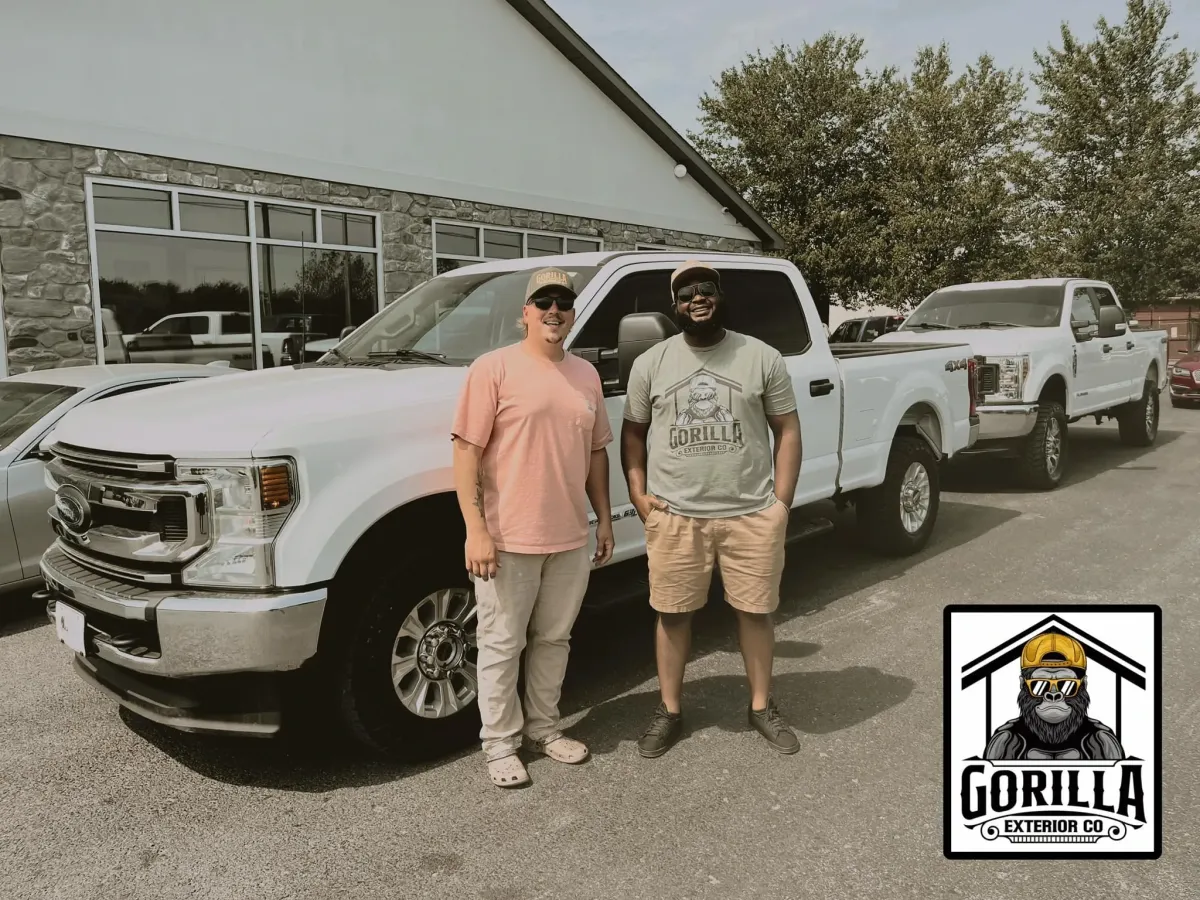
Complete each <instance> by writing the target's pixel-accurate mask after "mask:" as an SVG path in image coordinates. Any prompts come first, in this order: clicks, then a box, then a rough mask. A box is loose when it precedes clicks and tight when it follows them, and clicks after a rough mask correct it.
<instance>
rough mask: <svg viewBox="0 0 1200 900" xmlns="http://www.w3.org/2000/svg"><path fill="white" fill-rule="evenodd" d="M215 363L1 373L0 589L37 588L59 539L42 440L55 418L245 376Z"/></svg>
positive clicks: (81, 367) (157, 364)
mask: <svg viewBox="0 0 1200 900" xmlns="http://www.w3.org/2000/svg"><path fill="white" fill-rule="evenodd" d="M241 372H242V370H241V369H234V368H229V367H226V366H214V365H204V366H201V365H185V364H179V365H172V364H169V363H164V364H159V363H131V364H120V365H103V366H72V367H70V368H65V369H40V370H36V371H33V372H25V373H22V374H20V375H11V376H9V377H8V378H0V502H2V503H3V504H4V507H5V508H4V510H3V514H0V594H6V593H10V592H13V591H23V590H35V589H37V588H38V587H40V586H41V583H42V577H41V572H40V570H39V568H38V563H39V562H40V560H41V558H42V554H43V553H45V552H46V548H47V547H49V546H50V545H51V544H53V543H54V537H55V535H54V531H53V529H52V528H51V527H50V517H49V515H48V510H49V509H50V507H51V506H53V505H54V494H53V492H52V491H51V490H50V489H49V488H48V487H46V481H45V474H44V468H43V460H42V456H41V454H40V452H39V445H40V444H41V443H42V441H43V440H45V438H46V436H47V435H48V434H49V433H50V432H51V431H52V430H53V428H54V426H55V425H56V424H57V423H58V421H59V420H60V419H61V418H62V417H63V416H64V415H66V414H67V413H68V412H70V411H71V410H72V409H74V408H75V407H77V406H79V405H80V404H82V403H91V402H94V401H96V400H103V399H105V398H106V397H115V396H116V395H118V394H126V393H129V392H130V391H142V390H145V389H147V388H153V387H160V386H162V385H165V384H174V383H176V382H179V381H189V380H191V379H193V378H211V377H213V376H215V375H228V374H232V373H241Z"/></svg>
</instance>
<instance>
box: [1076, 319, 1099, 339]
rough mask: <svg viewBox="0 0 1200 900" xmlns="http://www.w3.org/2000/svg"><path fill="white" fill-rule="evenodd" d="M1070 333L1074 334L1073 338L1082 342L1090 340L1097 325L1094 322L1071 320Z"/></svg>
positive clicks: (1094, 333) (1095, 331)
mask: <svg viewBox="0 0 1200 900" xmlns="http://www.w3.org/2000/svg"><path fill="white" fill-rule="evenodd" d="M1071 333H1072V334H1074V335H1075V340H1077V341H1079V342H1080V343H1082V342H1083V341H1090V340H1091V339H1092V338H1094V337H1096V333H1097V326H1096V323H1095V322H1083V321H1080V320H1079V319H1072V320H1071Z"/></svg>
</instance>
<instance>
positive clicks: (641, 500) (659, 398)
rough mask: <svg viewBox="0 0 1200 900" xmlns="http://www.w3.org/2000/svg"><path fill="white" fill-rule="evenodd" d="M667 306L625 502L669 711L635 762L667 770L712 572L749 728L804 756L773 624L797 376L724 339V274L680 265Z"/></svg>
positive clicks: (792, 470) (636, 418) (628, 443)
mask: <svg viewBox="0 0 1200 900" xmlns="http://www.w3.org/2000/svg"><path fill="white" fill-rule="evenodd" d="M671 293H672V295H673V297H674V299H675V304H674V308H675V316H676V321H677V323H678V324H679V327H680V330H681V332H682V333H681V334H678V335H676V336H674V337H671V338H669V339H667V340H665V341H663V342H662V343H660V344H658V345H657V346H655V347H654V348H652V349H650V350H647V351H646V352H645V353H643V354H642V355H641V356H639V357H638V358H637V360H636V361H635V362H634V364H633V368H632V371H631V372H630V376H629V386H628V390H627V395H626V403H625V421H624V423H623V426H622V430H621V460H622V466H623V468H624V471H625V480H626V482H627V484H628V486H629V497H630V499H631V500H632V501H633V505H634V506H635V507H636V509H637V512H638V516H639V517H640V518H641V520H642V522H643V524H644V525H645V529H646V556H647V562H648V565H649V570H650V604H651V606H652V607H653V608H654V609H655V610H656V611H657V612H658V623H657V626H656V635H655V648H656V652H657V656H658V669H659V676H660V690H661V693H662V702H661V703H660V705H659V707H658V709H657V710H656V711H655V714H654V718H653V720H652V721H651V724H650V727H649V728H648V729H647V731H646V732H645V734H643V736H642V738H641V740H640V741H639V743H638V748H639V752H641V754H642V755H643V756H648V757H656V756H661V755H662V754H663V753H665V752H666V751H667V750H669V749H670V747H671V746H672V745H673V744H674V743H675V741H676V740H677V739H678V737H679V734H680V731H681V728H682V714H681V710H680V695H681V693H682V688H683V675H684V669H685V667H686V664H687V656H688V652H689V649H690V645H691V617H692V614H693V613H694V612H695V611H696V610H698V609H700V608H701V607H703V606H704V604H705V603H706V601H707V599H708V591H709V587H710V582H711V578H712V571H713V566H714V564H715V565H718V566H720V569H721V579H722V581H723V582H724V585H725V592H726V601H727V602H728V603H729V605H730V606H732V607H733V609H734V610H735V611H736V613H737V618H738V636H739V641H740V643H741V648H742V656H743V658H744V659H745V661H746V675H747V678H748V680H749V681H750V693H751V698H750V710H749V719H750V724H751V725H752V726H753V727H754V728H756V729H757V730H758V731H759V732H760V733H761V734H762V735H763V736H764V737H765V738H766V739H767V741H768V742H769V743H770V744H771V746H773V747H774V748H775V749H776V750H779V751H780V752H783V753H795V752H796V751H797V750H798V749H799V742H798V741H797V739H796V736H795V734H794V733H793V732H792V731H791V729H790V728H788V726H787V724H786V723H785V722H784V721H783V718H782V716H781V715H780V713H779V711H778V709H777V707H776V705H775V702H774V699H773V698H772V697H771V695H770V688H771V670H772V666H773V659H774V625H773V623H772V620H771V614H772V613H773V612H774V611H775V609H776V608H777V607H778V606H779V583H780V580H781V578H782V574H783V561H784V536H785V533H786V531H787V523H788V513H789V510H790V508H791V504H792V498H793V497H794V495H795V491H796V482H797V480H798V478H799V474H800V460H801V455H802V454H801V441H800V420H799V416H798V414H797V411H796V398H795V393H794V391H793V388H792V380H791V376H790V375H789V373H788V371H787V367H786V365H785V364H784V360H783V357H782V356H781V355H780V353H779V352H778V351H777V350H775V349H774V348H773V347H771V346H770V345H768V344H766V343H764V342H762V341H760V340H758V339H756V338H752V337H749V336H747V335H744V334H738V333H737V332H733V331H730V330H728V329H727V328H726V327H725V325H724V322H725V303H726V302H727V301H726V300H725V298H724V296H723V295H722V292H721V277H720V274H719V273H718V272H717V271H716V269H714V268H712V267H711V266H709V265H707V264H705V263H701V262H696V261H690V262H687V263H684V264H683V265H682V266H680V267H679V268H678V269H677V270H676V271H675V273H674V274H673V275H672V277H671ZM728 302H736V299H735V300H733V301H728ZM772 435H774V438H775V448H774V453H772V448H771V436H772Z"/></svg>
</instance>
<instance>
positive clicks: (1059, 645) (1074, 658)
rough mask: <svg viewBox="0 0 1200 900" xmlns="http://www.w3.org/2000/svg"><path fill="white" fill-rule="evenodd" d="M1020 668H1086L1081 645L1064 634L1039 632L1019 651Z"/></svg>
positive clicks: (1085, 656)
mask: <svg viewBox="0 0 1200 900" xmlns="http://www.w3.org/2000/svg"><path fill="white" fill-rule="evenodd" d="M1021 668H1022V669H1086V668H1087V655H1086V654H1085V653H1084V652H1083V645H1082V644H1080V643H1079V641H1077V640H1075V639H1074V638H1069V637H1067V636H1066V635H1065V634H1055V633H1053V632H1048V633H1046V634H1039V635H1038V636H1037V637H1035V638H1034V639H1033V640H1031V641H1029V643H1027V644H1026V645H1025V648H1024V649H1023V650H1022V651H1021Z"/></svg>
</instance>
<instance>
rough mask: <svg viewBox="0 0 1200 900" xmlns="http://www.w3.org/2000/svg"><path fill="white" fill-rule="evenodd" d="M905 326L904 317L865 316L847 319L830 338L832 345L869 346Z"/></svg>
mask: <svg viewBox="0 0 1200 900" xmlns="http://www.w3.org/2000/svg"><path fill="white" fill-rule="evenodd" d="M903 324H904V316H863V317H860V318H857V319H847V320H846V321H844V322H842V324H840V325H839V326H838V327H837V328H835V329H834V331H833V334H831V335H830V336H829V343H831V344H869V343H871V341H873V340H875V338H877V337H880V336H882V335H885V334H889V333H891V332H893V331H895V330H896V329H897V328H899V327H900V326H901V325H903Z"/></svg>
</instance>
